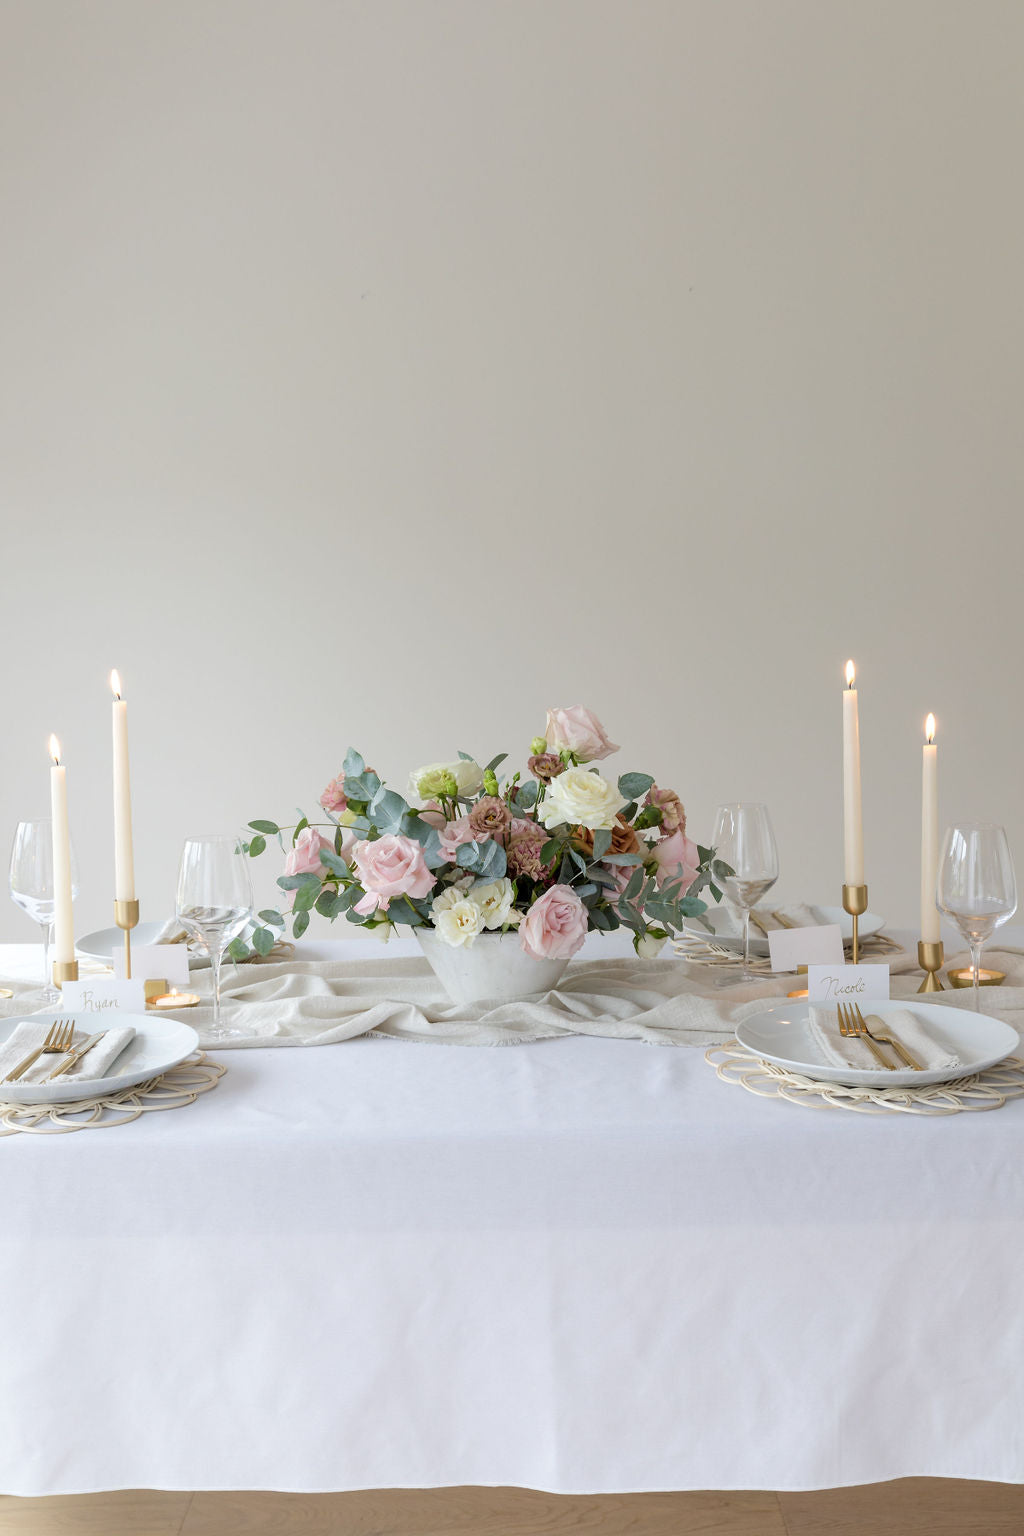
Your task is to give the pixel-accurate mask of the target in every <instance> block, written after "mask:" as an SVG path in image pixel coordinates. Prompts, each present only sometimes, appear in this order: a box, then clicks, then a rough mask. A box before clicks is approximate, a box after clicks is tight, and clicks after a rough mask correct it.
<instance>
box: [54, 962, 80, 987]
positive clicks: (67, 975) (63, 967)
mask: <svg viewBox="0 0 1024 1536" xmlns="http://www.w3.org/2000/svg"><path fill="white" fill-rule="evenodd" d="M77 980H78V961H77V960H55V961H54V962H53V984H54V986H55V987H62V986H63V985H64V983H65V982H66V981H77Z"/></svg>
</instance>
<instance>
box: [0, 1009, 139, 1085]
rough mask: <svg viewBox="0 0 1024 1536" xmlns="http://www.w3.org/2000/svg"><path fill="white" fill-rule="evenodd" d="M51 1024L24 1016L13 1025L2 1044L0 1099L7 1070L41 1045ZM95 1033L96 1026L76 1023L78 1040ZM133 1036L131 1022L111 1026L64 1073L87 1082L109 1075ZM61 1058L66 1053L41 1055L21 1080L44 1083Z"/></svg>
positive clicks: (80, 1040) (69, 1079)
mask: <svg viewBox="0 0 1024 1536" xmlns="http://www.w3.org/2000/svg"><path fill="white" fill-rule="evenodd" d="M102 1027H103V1026H102V1025H100V1026H99V1028H102ZM49 1028H50V1024H49V1022H48V1021H46V1020H44V1021H43V1022H41V1023H39V1024H34V1023H32V1022H31V1021H30V1020H28V1019H25V1020H23V1021H22V1022H21V1023H20V1024H16V1025H15V1026H14V1029H13V1030H12V1031H11V1033H10V1035H9V1036H8V1037H7V1039H6V1040H5V1041H4V1042H3V1044H2V1045H0V1101H2V1100H3V1086H4V1085H3V1079H4V1078H5V1077H6V1076H7V1074H8V1072H13V1071H14V1068H15V1067H16V1066H17V1065H18V1063H19V1061H24V1059H25V1057H26V1056H27V1055H28V1054H29V1052H30V1051H34V1050H35V1049H36V1047H37V1046H39V1045H42V1043H43V1041H44V1040H45V1039H46V1036H47V1033H48V1031H49ZM96 1033H97V1031H96V1030H95V1029H87V1028H82V1026H81V1025H76V1026H75V1042H76V1044H80V1043H81V1042H82V1041H83V1040H87V1039H88V1037H89V1036H90V1035H94V1034H96ZM134 1039H135V1030H134V1029H133V1028H132V1026H131V1025H130V1024H129V1025H125V1026H123V1027H121V1028H119V1029H108V1030H107V1033H106V1034H105V1035H104V1037H103V1039H102V1040H100V1041H98V1042H97V1044H96V1045H94V1046H93V1048H92V1050H91V1051H90V1052H89V1054H88V1056H83V1058H82V1060H81V1061H80V1062H78V1063H76V1065H75V1066H73V1067H72V1068H71V1069H70V1071H68V1072H65V1073H64V1076H65V1077H66V1078H67V1079H68V1081H69V1082H78V1081H81V1082H88V1081H89V1080H90V1079H97V1078H101V1077H107V1076H109V1073H108V1071H107V1069H108V1067H110V1066H111V1064H112V1063H113V1062H115V1061H116V1060H117V1058H118V1056H120V1054H121V1052H122V1051H123V1050H126V1049H127V1047H128V1046H129V1045H130V1044H131V1043H132V1041H133V1040H134ZM62 1060H63V1057H61V1056H57V1055H45V1056H40V1057H39V1059H38V1061H36V1062H35V1063H34V1064H33V1065H32V1066H31V1067H29V1069H28V1071H27V1072H25V1073H23V1074H22V1076H21V1077H19V1078H18V1082H19V1083H41V1082H43V1080H44V1079H45V1078H47V1077H49V1075H50V1073H51V1072H53V1071H55V1070H56V1068H57V1067H59V1066H60V1064H61V1061H62Z"/></svg>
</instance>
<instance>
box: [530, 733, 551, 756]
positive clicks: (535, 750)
mask: <svg viewBox="0 0 1024 1536" xmlns="http://www.w3.org/2000/svg"><path fill="white" fill-rule="evenodd" d="M547 749H548V744H547V739H546V738H545V737H544V736H535V737H534V738H533V740H532V741H531V742H530V751H531V752H532V754H533V756H534V757H539V756H540V755H541V753H542V752H546V751H547Z"/></svg>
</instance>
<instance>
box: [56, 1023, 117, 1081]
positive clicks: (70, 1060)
mask: <svg viewBox="0 0 1024 1536" xmlns="http://www.w3.org/2000/svg"><path fill="white" fill-rule="evenodd" d="M106 1033H107V1031H106V1030H105V1029H101V1030H100V1032H99V1034H97V1035H90V1036H89V1038H88V1040H86V1041H85V1042H84V1043H83V1044H82V1045H76V1046H75V1048H74V1050H73V1051H71V1052H70V1054H69V1055H68V1056H66V1057H65V1058H64V1060H63V1061H62V1062H61V1064H60V1066H59V1067H57V1069H56V1070H55V1071H53V1072H51V1073H50V1075H49V1077H47V1078H45V1079H44V1081H45V1082H47V1083H52V1082H53V1080H54V1078H55V1077H60V1075H61V1073H62V1072H67V1070H68V1069H69V1067H74V1066H77V1065H78V1063H79V1062H80V1061H81V1059H82V1057H83V1056H84V1055H85V1054H86V1052H87V1051H91V1050H92V1048H93V1046H94V1045H98V1044H99V1043H100V1041H101V1040H102V1039H103V1036H104V1035H105V1034H106Z"/></svg>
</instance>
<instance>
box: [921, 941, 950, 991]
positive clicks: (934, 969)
mask: <svg viewBox="0 0 1024 1536" xmlns="http://www.w3.org/2000/svg"><path fill="white" fill-rule="evenodd" d="M944 958H945V955H944V951H943V948H942V940H941V939H939V940H938V941H937V942H933V941H932V940H931V939H918V941H917V963H918V965H919V966H920V967H921V969H922V971H924V972H925V978H924V981H922V983H921V985H920V986H919V987H918V989H917V990H918V991H919V992H944V991H945V990H946V989H945V987H944V986H943V985H942V982H941V981H940V980H939V972H940V971H941V969H942V962H943V959H944Z"/></svg>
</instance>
